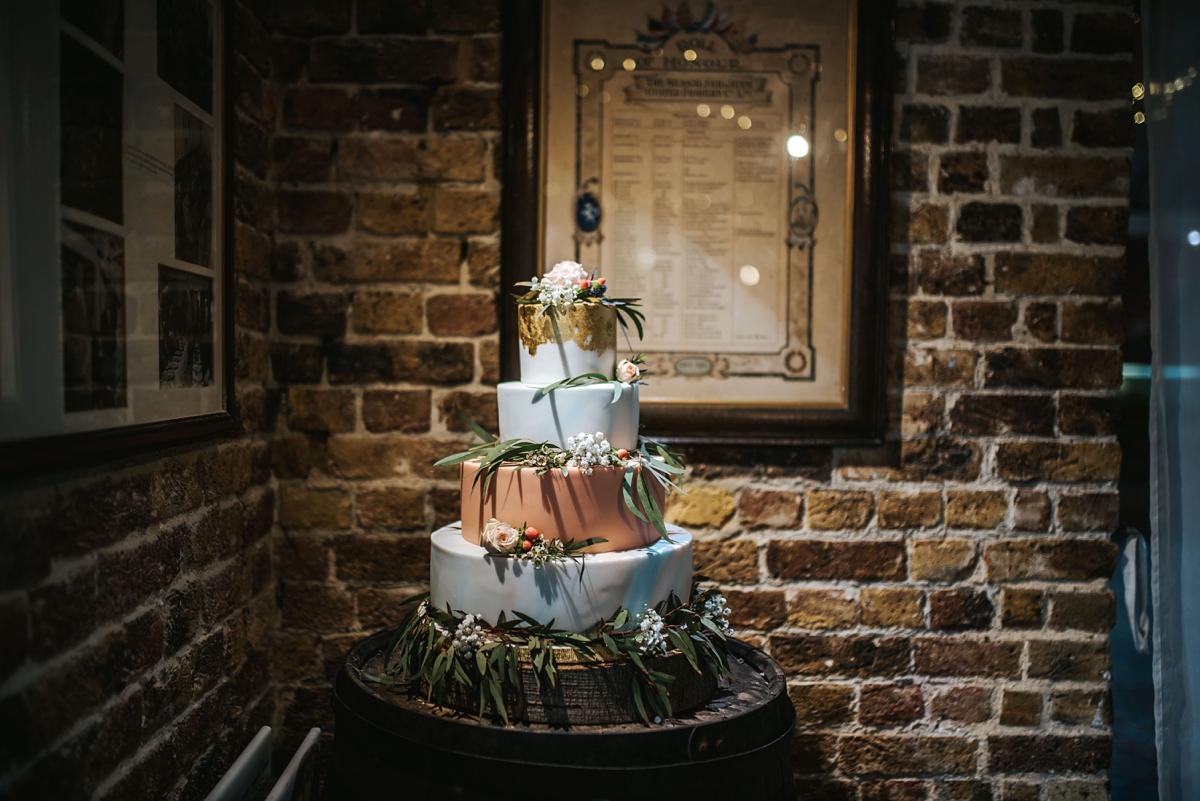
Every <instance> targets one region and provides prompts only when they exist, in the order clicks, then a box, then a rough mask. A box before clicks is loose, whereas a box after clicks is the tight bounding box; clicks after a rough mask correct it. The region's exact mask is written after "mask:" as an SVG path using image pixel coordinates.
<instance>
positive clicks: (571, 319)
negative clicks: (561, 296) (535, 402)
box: [517, 304, 617, 386]
mask: <svg viewBox="0 0 1200 801" xmlns="http://www.w3.org/2000/svg"><path fill="white" fill-rule="evenodd" d="M517 317H518V333H519V340H520V348H519V350H520V352H521V381H522V382H524V383H526V384H534V385H536V386H546V385H547V384H553V383H554V382H555V381H562V380H564V379H567V378H572V377H574V376H577V375H583V374H584V373H600V374H601V375H603V376H604V377H605V378H612V377H613V376H614V374H615V372H616V368H617V313H616V311H614V310H613V309H612V307H609V306H601V305H594V304H575V305H572V306H571V307H570V308H569V309H568V310H567V311H565V312H559V311H553V310H548V311H545V312H543V311H541V307H540V306H518V307H517Z"/></svg>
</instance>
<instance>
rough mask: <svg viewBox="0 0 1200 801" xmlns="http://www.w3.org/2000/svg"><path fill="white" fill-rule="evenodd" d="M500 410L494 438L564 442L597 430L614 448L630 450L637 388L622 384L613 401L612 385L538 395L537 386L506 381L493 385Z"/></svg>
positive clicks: (635, 423) (634, 444)
mask: <svg viewBox="0 0 1200 801" xmlns="http://www.w3.org/2000/svg"><path fill="white" fill-rule="evenodd" d="M496 396H497V397H496V403H497V404H498V405H499V410H500V439H522V438H523V439H531V440H533V441H534V442H553V443H554V444H555V445H557V446H558V447H560V448H566V447H567V437H573V436H575V435H576V434H580V433H583V432H587V433H589V434H593V433H595V432H597V431H603V432H604V435H605V436H606V437H608V441H609V442H610V443H611V444H612V446H613V447H614V448H625V449H627V450H630V451H632V450H634V449H635V448H636V447H637V438H638V389H637V385H636V384H622V385H621V395H620V397H619V398H618V399H617V401H616V403H614V402H613V385H612V384H611V383H608V384H592V385H590V386H586V387H569V388H564V389H556V390H554V391H553V392H551V393H550V394H548V395H543V394H542V391H541V387H535V386H530V385H529V384H523V383H521V382H519V381H506V382H504V383H503V384H500V385H499V386H497V387H496Z"/></svg>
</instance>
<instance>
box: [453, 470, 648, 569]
mask: <svg viewBox="0 0 1200 801" xmlns="http://www.w3.org/2000/svg"><path fill="white" fill-rule="evenodd" d="M641 469H645V468H641ZM478 472H479V462H477V461H468V462H463V465H462V478H461V484H460V486H461V491H462V536H463V537H464V538H465V539H466V540H467V541H468V542H472V543H475V544H478V543H479V538H480V535H481V533H482V532H483V527H484V524H486V523H487V521H488V520H489V519H490V518H496V519H497V520H502V521H504V522H505V523H508V524H510V525H512V526H533V527H535V528H536V529H537V530H538V531H540V532H541V533H542V534H543V535H544V536H545V537H546V538H547V539H557V540H562V541H564V542H565V541H567V540H576V541H582V540H585V539H587V538H589V537H602V538H604V539H605V540H607V542H604V543H600V544H598V545H594V546H592V547H591V548H590V549H589V551H588V552H589V553H593V554H599V553H605V552H607V551H627V550H629V549H631V548H641V547H644V546H647V545H651V544H653V543H655V542H657V541H658V540H659V534H658V530H657V529H656V528H655V527H654V525H653V524H652V523H650V522H648V521H646V520H641V519H639V518H638V517H637V515H635V514H634V513H633V511H631V510H630V509H629V507H628V506H627V505H626V504H625V502H624V501H623V500H622V497H623V494H622V486H623V484H622V482H623V481H624V478H625V468H624V467H595V468H593V469H592V473H591V474H590V475H589V474H587V473H585V472H584V471H583V470H580V469H579V468H577V467H570V468H568V469H567V475H563V474H562V471H561V470H547V471H545V472H543V473H542V474H541V475H539V474H538V471H537V470H535V469H534V468H532V467H522V466H521V465H519V464H513V465H504V466H502V467H500V468H498V469H497V470H496V473H495V475H493V476H492V478H491V482H490V484H489V485H488V488H487V491H486V492H484V489H483V482H482V481H479V482H478V483H476V481H475V476H476V475H477V474H478ZM646 484H647V490H648V492H649V493H650V494H651V495H652V496H653V497H654V502H655V503H656V504H658V508H659V509H665V508H666V496H667V491H666V487H664V486H663V485H661V484H659V483H658V482H657V481H647V482H646Z"/></svg>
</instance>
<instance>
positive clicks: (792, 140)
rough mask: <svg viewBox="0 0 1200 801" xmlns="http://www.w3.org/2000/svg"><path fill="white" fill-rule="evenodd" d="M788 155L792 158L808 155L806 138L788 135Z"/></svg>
mask: <svg viewBox="0 0 1200 801" xmlns="http://www.w3.org/2000/svg"><path fill="white" fill-rule="evenodd" d="M787 150H788V155H789V156H791V157H792V158H794V159H802V158H804V157H805V156H807V155H808V140H807V139H805V138H804V137H803V136H789V137H788V140H787Z"/></svg>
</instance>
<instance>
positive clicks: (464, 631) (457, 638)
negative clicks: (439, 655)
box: [451, 615, 486, 658]
mask: <svg viewBox="0 0 1200 801" xmlns="http://www.w3.org/2000/svg"><path fill="white" fill-rule="evenodd" d="M484 637H485V635H484V633H483V628H482V627H481V626H480V625H479V623H478V619H477V618H476V617H475V615H467V616H466V617H464V618H463V621H462V623H459V624H458V628H456V629H455V630H454V642H452V643H451V645H453V646H454V650H456V651H458V652H459V653H460V654H462V655H463V656H465V657H468V658H470V657H472V656H474V655H475V652H476V651H478V650H479V646H481V645H483V644H484V642H485V641H486V640H485V639H484Z"/></svg>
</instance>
